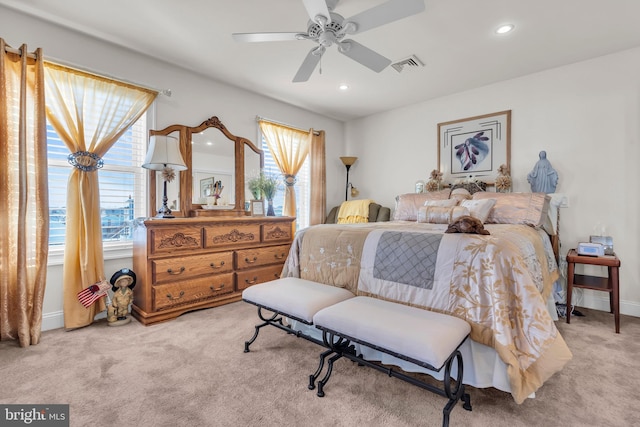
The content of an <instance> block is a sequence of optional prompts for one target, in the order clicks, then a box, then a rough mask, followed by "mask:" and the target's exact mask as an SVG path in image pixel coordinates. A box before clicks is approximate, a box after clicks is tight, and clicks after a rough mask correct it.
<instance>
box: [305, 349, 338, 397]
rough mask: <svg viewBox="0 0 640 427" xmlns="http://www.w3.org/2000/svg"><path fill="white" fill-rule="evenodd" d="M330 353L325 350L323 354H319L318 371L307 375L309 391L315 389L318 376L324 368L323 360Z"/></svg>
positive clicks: (331, 351)
mask: <svg viewBox="0 0 640 427" xmlns="http://www.w3.org/2000/svg"><path fill="white" fill-rule="evenodd" d="M331 353H333V350H327V351H325V352H323V353H320V363H319V364H318V369H317V370H316V371H315V372H314V373H313V374H312V375H309V390H313V389H314V388H316V380H317V379H318V377H319V376H320V373H321V372H322V368H324V360H325V359H326V358H327V356H329V355H330V354H331Z"/></svg>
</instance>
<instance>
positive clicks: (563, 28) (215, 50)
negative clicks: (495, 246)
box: [0, 0, 640, 121]
mask: <svg viewBox="0 0 640 427" xmlns="http://www.w3.org/2000/svg"><path fill="white" fill-rule="evenodd" d="M383 2H384V1H383V0H341V1H340V2H339V3H338V5H337V7H336V8H335V12H337V13H339V14H341V15H342V16H344V17H346V18H348V17H350V16H352V15H355V14H356V13H359V12H362V11H364V10H366V9H369V8H370V7H373V6H376V5H378V4H381V3H383ZM0 4H3V5H5V6H8V7H11V8H14V9H17V10H21V11H23V12H27V13H30V14H33V15H36V16H39V17H41V18H44V19H46V20H50V21H53V22H56V23H58V24H60V25H62V26H65V27H69V28H72V29H74V30H77V31H79V32H81V33H86V34H90V35H92V36H94V37H97V38H100V39H104V40H107V41H110V42H112V43H115V44H118V45H122V46H125V47H127V48H129V49H133V50H135V51H139V52H143V53H145V54H147V55H150V56H153V57H157V58H160V59H162V60H164V61H167V62H170V63H173V64H176V65H179V66H181V67H184V68H187V69H189V70H192V71H195V72H198V73H200V74H202V75H205V76H208V77H211V78H213V79H216V80H219V81H222V82H226V83H228V84H231V85H235V86H238V87H242V88H245V89H247V90H250V91H253V92H258V93H261V94H263V95H266V96H269V97H272V98H275V99H279V100H282V101H285V102H288V103H290V104H294V105H297V106H300V107H303V108H305V109H308V110H311V111H315V112H318V113H320V114H324V115H327V116H329V117H334V118H337V119H339V120H345V121H346V120H350V119H353V118H357V117H362V116H367V115H370V114H373V113H377V112H381V111H386V110H389V109H392V108H396V107H401V106H404V105H410V104H413V103H416V102H420V101H424V100H428V99H432V98H436V97H441V96H445V95H448V94H452V93H456V92H460V91H464V90H468V89H472V88H475V87H479V86H483V85H487V84H490V83H493V82H496V81H501V80H505V79H510V78H514V77H518V76H522V75H526V74H529V73H532V72H537V71H541V70H545V69H549V68H553V67H557V66H561V65H564V64H569V63H573V62H577V61H581V60H585V59H588V58H593V57H597V56H601V55H605V54H608V53H612V52H617V51H621V50H625V49H629V48H632V47H636V46H640V25H639V23H638V19H639V18H640V0H482V1H479V0H425V4H426V10H425V12H422V13H421V14H419V15H415V16H412V17H409V18H405V19H403V20H400V21H396V22H394V23H391V24H388V25H385V26H382V27H379V28H375V29H372V30H370V31H366V32H364V33H362V34H356V35H354V36H352V38H353V39H354V40H356V41H358V42H360V43H361V44H363V45H365V46H367V47H369V48H371V49H373V50H375V51H377V52H378V53H380V54H382V55H384V56H386V57H387V58H389V59H390V60H392V61H393V62H396V61H399V60H402V59H405V58H407V57H409V56H410V55H416V56H417V57H418V58H419V59H420V60H421V61H422V62H424V63H425V66H424V67H421V68H411V69H406V68H405V71H403V72H402V73H398V72H397V71H395V70H394V69H393V68H391V67H388V68H386V69H385V70H383V71H382V72H381V73H375V72H373V71H371V70H369V69H367V68H365V67H363V66H362V65H360V64H358V63H356V62H354V61H353V60H351V59H349V58H347V57H346V56H344V55H341V54H340V53H338V51H337V49H336V47H335V46H332V47H330V48H329V49H328V50H327V52H326V53H325V55H324V56H323V59H322V74H320V73H319V72H318V70H316V72H314V74H313V75H312V76H311V78H310V79H309V81H308V82H306V83H292V82H291V80H292V78H293V76H294V75H295V73H296V71H297V70H298V67H299V66H300V64H301V63H302V60H303V59H304V58H305V56H306V54H307V52H308V51H309V50H310V49H311V48H313V47H314V46H315V44H314V43H313V42H311V41H307V40H300V41H287V42H267V43H237V42H235V41H234V40H233V39H232V38H231V34H232V33H234V32H280V31H282V32H305V31H306V28H307V20H308V15H307V12H306V9H305V7H304V5H303V3H302V0H182V1H177V0H90V1H87V0H58V1H51V0H0ZM503 23H512V24H515V26H516V28H515V31H513V32H512V33H510V34H508V35H502V36H499V35H497V34H495V33H494V30H495V28H496V27H497V26H498V25H500V24H503ZM0 36H1V34H0ZM340 83H347V84H349V85H350V87H351V88H350V90H349V91H346V92H342V91H340V90H338V85H339V84H340Z"/></svg>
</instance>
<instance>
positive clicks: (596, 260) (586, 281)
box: [567, 249, 620, 334]
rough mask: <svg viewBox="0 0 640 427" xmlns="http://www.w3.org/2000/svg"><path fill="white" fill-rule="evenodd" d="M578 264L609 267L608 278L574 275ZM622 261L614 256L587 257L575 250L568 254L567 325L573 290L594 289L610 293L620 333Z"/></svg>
mask: <svg viewBox="0 0 640 427" xmlns="http://www.w3.org/2000/svg"><path fill="white" fill-rule="evenodd" d="M576 264H590V265H599V266H602V267H607V270H608V273H609V274H608V276H607V277H597V276H588V275H583V274H574V270H575V265H576ZM619 267H620V260H619V259H618V257H617V256H616V255H615V254H614V255H605V256H599V257H594V256H586V255H578V252H577V251H576V250H575V249H571V250H570V251H569V252H568V253H567V323H571V294H572V292H573V288H584V289H592V290H594V291H604V292H609V309H610V313H613V317H614V319H615V323H616V333H617V334H619V333H620V284H619V277H618V268H619Z"/></svg>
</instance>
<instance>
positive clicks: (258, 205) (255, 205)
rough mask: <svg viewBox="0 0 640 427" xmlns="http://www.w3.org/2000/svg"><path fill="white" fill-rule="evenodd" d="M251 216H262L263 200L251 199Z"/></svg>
mask: <svg viewBox="0 0 640 427" xmlns="http://www.w3.org/2000/svg"><path fill="white" fill-rule="evenodd" d="M250 203H251V205H250V212H251V216H264V200H251V202H250Z"/></svg>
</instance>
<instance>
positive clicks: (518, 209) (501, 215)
mask: <svg viewBox="0 0 640 427" xmlns="http://www.w3.org/2000/svg"><path fill="white" fill-rule="evenodd" d="M488 198H492V199H494V200H495V201H496V203H495V206H494V207H493V209H492V210H491V212H490V213H489V217H488V218H487V220H486V221H485V222H486V223H487V224H527V225H531V226H533V227H542V226H543V224H544V222H545V219H546V218H547V213H548V211H549V202H550V200H551V198H550V197H549V196H548V195H547V194H545V193H475V194H474V195H473V200H474V201H476V200H477V201H480V200H487V199H488Z"/></svg>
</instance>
